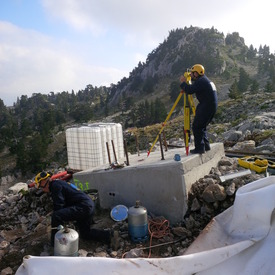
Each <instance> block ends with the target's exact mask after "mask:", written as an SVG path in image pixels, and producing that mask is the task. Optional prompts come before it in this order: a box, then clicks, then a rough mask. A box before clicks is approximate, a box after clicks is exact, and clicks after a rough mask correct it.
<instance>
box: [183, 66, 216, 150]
mask: <svg viewBox="0 0 275 275" xmlns="http://www.w3.org/2000/svg"><path fill="white" fill-rule="evenodd" d="M204 73H205V70H204V67H203V66H202V65H201V64H195V65H194V66H193V67H192V68H191V80H192V83H191V84H187V83H186V78H185V77H184V76H181V77H180V82H181V84H180V87H181V89H182V90H183V91H184V92H185V93H187V94H196V97H197V99H198V101H199V103H198V105H197V107H196V114H195V118H194V121H193V124H192V130H193V135H194V142H195V149H193V150H190V153H191V154H203V153H205V151H209V150H210V143H209V140H208V137H207V131H206V127H207V125H208V124H209V123H210V122H211V121H212V119H213V117H214V115H215V113H216V111H217V106H218V100H217V90H216V86H215V84H214V83H213V82H212V81H210V80H209V79H208V78H207V76H206V75H205V74H204Z"/></svg>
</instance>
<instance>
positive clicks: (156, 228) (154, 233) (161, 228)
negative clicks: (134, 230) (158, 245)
mask: <svg viewBox="0 0 275 275" xmlns="http://www.w3.org/2000/svg"><path fill="white" fill-rule="evenodd" d="M148 231H149V234H150V250H149V255H148V258H150V257H151V246H152V240H153V238H157V239H161V238H163V237H164V236H166V235H169V234H170V228H169V221H168V220H166V219H164V218H154V219H151V220H149V222H148Z"/></svg>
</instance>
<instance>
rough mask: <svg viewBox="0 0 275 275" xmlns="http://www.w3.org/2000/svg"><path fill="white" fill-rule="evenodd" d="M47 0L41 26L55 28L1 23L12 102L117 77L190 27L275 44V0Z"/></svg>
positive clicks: (4, 85)
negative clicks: (175, 33) (178, 30)
mask: <svg viewBox="0 0 275 275" xmlns="http://www.w3.org/2000/svg"><path fill="white" fill-rule="evenodd" d="M41 3H43V8H44V11H45V14H46V15H47V17H46V19H47V20H48V21H47V22H45V21H44V22H43V23H44V24H41V25H43V27H45V26H46V27H47V29H39V24H37V23H39V22H37V21H35V20H34V21H33V24H34V25H33V29H36V31H34V30H31V29H23V28H21V27H20V26H15V25H13V24H11V23H7V22H3V21H2V22H1V21H0V93H1V94H0V97H1V99H4V102H5V104H12V103H13V102H14V101H15V100H16V97H17V96H18V95H19V96H20V95H22V94H27V95H31V94H32V93H35V92H50V91H63V90H68V91H70V90H71V89H74V90H79V89H83V88H85V86H86V85H87V84H92V85H94V86H100V85H107V86H108V85H109V84H111V83H116V82H117V81H119V80H120V79H121V78H123V77H124V76H128V75H129V72H130V71H132V69H134V67H135V66H136V65H137V64H138V62H139V61H142V62H144V61H145V60H146V57H147V55H148V54H149V53H150V52H151V51H152V50H153V49H155V48H156V47H157V46H158V45H159V44H160V43H162V42H163V41H164V39H165V38H167V36H168V34H169V31H171V30H172V29H176V28H184V27H185V26H187V27H189V26H191V25H192V26H198V27H202V28H211V27H215V28H216V29H217V30H218V31H220V32H224V34H225V35H226V34H227V33H228V32H229V33H232V32H239V34H240V36H242V37H243V38H244V39H245V42H246V44H247V45H248V46H249V45H250V44H253V45H254V46H255V47H259V45H260V44H262V45H264V44H267V45H268V46H270V48H271V52H273V51H274V49H275V37H274V35H273V33H272V32H271V31H270V30H271V29H272V27H273V25H274V23H273V10H274V9H273V8H272V7H273V1H272V2H271V0H264V1H262V2H261V3H259V2H258V1H256V0H224V1H217V0H208V1H207V2H205V1H202V0H197V1H195V2H194V1H193V2H192V1H191V2H190V1H182V0H171V1H166V0H139V1H129V0H101V1H98V0H81V1H79V0H41ZM30 12H31V13H32V14H33V13H34V12H35V11H32V10H30ZM43 19H44V20H45V18H43ZM55 29H58V33H55V31H56V30H55ZM46 33H47V35H46Z"/></svg>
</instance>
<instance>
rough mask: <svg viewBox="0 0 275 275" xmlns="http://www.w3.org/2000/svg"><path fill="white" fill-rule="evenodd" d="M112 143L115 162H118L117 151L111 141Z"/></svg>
mask: <svg viewBox="0 0 275 275" xmlns="http://www.w3.org/2000/svg"><path fill="white" fill-rule="evenodd" d="M111 142H112V147H113V153H114V156H115V161H116V162H117V158H116V150H115V145H114V141H113V140H111Z"/></svg>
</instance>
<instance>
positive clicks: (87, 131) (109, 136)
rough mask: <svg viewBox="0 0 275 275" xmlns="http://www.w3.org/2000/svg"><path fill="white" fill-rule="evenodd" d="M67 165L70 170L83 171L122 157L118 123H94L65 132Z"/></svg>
mask: <svg viewBox="0 0 275 275" xmlns="http://www.w3.org/2000/svg"><path fill="white" fill-rule="evenodd" d="M66 143H67V155H68V165H69V167H70V168H72V169H77V170H85V169H89V168H92V167H96V166H99V165H102V164H107V163H109V158H108V152H107V145H106V143H108V146H109V153H110V158H111V162H114V161H115V156H114V152H113V144H114V149H115V153H116V157H117V159H119V158H122V157H123V156H124V147H123V132H122V126H121V124H119V123H95V124H88V125H85V126H80V127H72V128H69V129H67V130H66Z"/></svg>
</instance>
